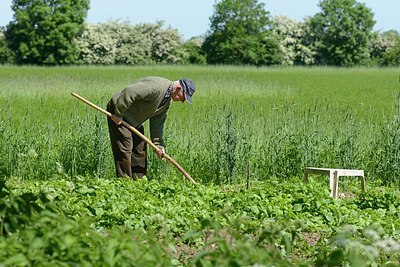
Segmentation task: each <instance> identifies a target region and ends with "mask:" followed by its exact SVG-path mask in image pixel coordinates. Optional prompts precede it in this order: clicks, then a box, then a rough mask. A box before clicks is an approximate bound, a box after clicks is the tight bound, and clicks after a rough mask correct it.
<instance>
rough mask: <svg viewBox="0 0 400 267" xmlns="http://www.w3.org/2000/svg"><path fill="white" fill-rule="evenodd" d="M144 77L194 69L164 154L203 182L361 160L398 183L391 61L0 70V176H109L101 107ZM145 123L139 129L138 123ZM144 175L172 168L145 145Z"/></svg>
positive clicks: (399, 151) (169, 126)
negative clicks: (190, 96)
mask: <svg viewBox="0 0 400 267" xmlns="http://www.w3.org/2000/svg"><path fill="white" fill-rule="evenodd" d="M147 75H159V76H164V77H167V78H169V79H171V80H176V79H180V78H182V77H190V78H192V79H193V80H194V81H195V83H196V85H197V91H196V93H195V95H194V100H193V105H187V104H183V105H182V104H175V103H174V104H173V105H172V107H171V109H170V112H169V115H168V120H167V123H166V129H165V140H166V144H167V153H168V154H170V155H171V156H172V157H173V158H174V159H176V160H177V161H178V162H179V163H180V164H181V165H182V166H183V167H184V168H185V169H186V170H187V171H188V172H189V173H190V174H191V176H192V177H193V178H194V179H195V180H198V181H199V182H203V183H207V182H210V183H229V182H237V181H242V180H244V179H247V178H248V177H249V178H250V179H257V180H265V179H269V178H270V177H278V178H282V179H289V178H291V177H294V176H301V175H302V173H303V170H304V168H305V167H306V166H316V167H337V168H361V169H364V170H365V171H366V173H367V179H375V180H381V181H382V182H384V183H397V181H398V178H399V177H398V176H399V173H400V163H399V155H400V147H399V144H400V129H399V125H400V124H399V113H400V112H399V108H398V106H399V103H400V101H399V91H400V84H399V82H398V75H399V70H398V69H375V68H373V69H364V68H357V69H337V68H252V67H222V66H221V67H194V66H155V67H154V66H153V67H56V68H45V67H12V66H11V67H10V66H3V67H0V134H1V135H0V147H1V154H0V175H1V176H6V177H8V176H21V177H33V178H37V179H49V178H51V177H54V176H56V175H59V174H62V175H72V176H74V175H94V176H97V177H112V176H114V175H115V174H114V167H113V160H112V156H111V149H110V146H109V140H108V131H107V125H106V119H105V117H104V116H103V115H102V114H100V113H99V112H98V111H95V110H94V109H91V108H90V107H88V106H85V105H84V104H83V103H81V102H79V101H77V100H76V99H74V98H72V97H71V96H70V93H71V91H76V92H77V93H78V94H80V95H82V96H83V97H86V98H87V99H88V100H90V101H92V102H94V103H95V104H98V105H99V106H102V107H105V106H106V103H107V102H108V100H109V99H110V97H111V95H112V94H113V93H114V92H116V91H118V90H121V89H123V88H124V87H125V86H126V85H127V84H129V83H130V82H132V81H134V80H136V79H138V78H140V77H143V76H147ZM147 128H148V127H147ZM149 172H150V173H149V177H150V178H152V179H168V178H169V177H170V176H171V175H179V174H178V173H177V171H176V170H174V168H173V167H171V166H170V164H168V163H167V162H165V161H159V160H158V159H157V158H156V157H155V156H154V154H152V153H149Z"/></svg>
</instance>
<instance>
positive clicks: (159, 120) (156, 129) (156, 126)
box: [150, 112, 167, 149]
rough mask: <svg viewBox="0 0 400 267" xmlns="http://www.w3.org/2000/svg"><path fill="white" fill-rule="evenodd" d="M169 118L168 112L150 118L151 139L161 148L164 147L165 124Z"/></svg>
mask: <svg viewBox="0 0 400 267" xmlns="http://www.w3.org/2000/svg"><path fill="white" fill-rule="evenodd" d="M166 119H167V112H163V113H161V114H159V115H157V116H154V117H151V118H150V136H151V141H152V142H153V143H154V144H155V145H156V146H158V147H159V148H160V149H163V148H164V146H165V145H164V138H163V135H164V124H165V120H166Z"/></svg>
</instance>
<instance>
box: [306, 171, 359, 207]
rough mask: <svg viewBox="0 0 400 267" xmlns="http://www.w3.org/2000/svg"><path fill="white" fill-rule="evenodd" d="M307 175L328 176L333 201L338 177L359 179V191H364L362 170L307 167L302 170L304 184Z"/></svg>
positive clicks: (335, 197) (337, 187) (336, 190)
mask: <svg viewBox="0 0 400 267" xmlns="http://www.w3.org/2000/svg"><path fill="white" fill-rule="evenodd" d="M308 174H319V175H327V176H329V189H330V190H331V197H333V199H337V197H338V189H339V177H340V176H357V177H361V190H362V191H365V176H364V171H363V170H350V169H331V168H314V167H307V168H306V169H305V170H304V182H308Z"/></svg>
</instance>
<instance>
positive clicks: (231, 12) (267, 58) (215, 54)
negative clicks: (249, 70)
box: [203, 0, 282, 65]
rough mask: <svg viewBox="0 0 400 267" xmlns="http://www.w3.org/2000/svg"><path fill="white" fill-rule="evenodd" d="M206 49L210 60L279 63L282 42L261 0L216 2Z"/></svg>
mask: <svg viewBox="0 0 400 267" xmlns="http://www.w3.org/2000/svg"><path fill="white" fill-rule="evenodd" d="M214 8H215V10H214V14H213V16H212V17H211V19H210V21H211V28H210V30H209V32H208V33H207V36H206V40H205V43H204V46H203V47H204V50H205V52H206V54H207V61H208V63H211V64H255V65H269V64H279V63H280V61H281V60H282V54H281V53H280V49H279V42H278V40H277V39H276V38H273V36H272V32H271V30H270V29H269V23H270V18H269V13H268V12H267V11H266V10H265V9H264V4H263V3H259V2H258V0H222V1H221V2H219V3H217V4H215V6H214Z"/></svg>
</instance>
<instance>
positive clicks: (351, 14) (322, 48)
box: [311, 0, 375, 66]
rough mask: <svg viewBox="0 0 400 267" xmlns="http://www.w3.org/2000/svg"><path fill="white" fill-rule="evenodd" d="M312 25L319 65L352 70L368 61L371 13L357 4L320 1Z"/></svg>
mask: <svg viewBox="0 0 400 267" xmlns="http://www.w3.org/2000/svg"><path fill="white" fill-rule="evenodd" d="M319 6H320V8H321V12H319V13H317V14H316V15H315V16H314V17H313V18H312V21H311V25H312V28H313V31H314V32H315V34H316V35H315V38H316V39H315V41H316V42H317V43H318V47H317V48H318V55H317V59H318V63H320V64H328V65H336V66H352V65H356V64H360V63H363V61H364V60H366V59H368V57H369V47H370V39H371V36H372V28H373V26H374V24H375V21H374V20H373V13H372V11H371V9H370V8H367V7H366V6H365V4H363V3H358V2H357V1H356V0H321V1H320V3H319Z"/></svg>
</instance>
